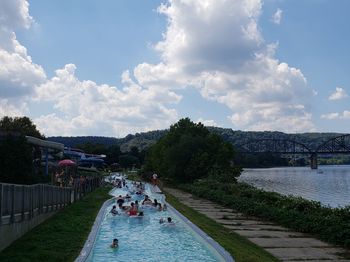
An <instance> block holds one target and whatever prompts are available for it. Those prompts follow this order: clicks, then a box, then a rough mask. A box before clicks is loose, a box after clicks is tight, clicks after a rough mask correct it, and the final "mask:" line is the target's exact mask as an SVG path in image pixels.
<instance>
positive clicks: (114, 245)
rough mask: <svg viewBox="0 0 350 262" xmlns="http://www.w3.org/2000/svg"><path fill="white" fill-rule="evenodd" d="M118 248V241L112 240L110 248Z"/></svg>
mask: <svg viewBox="0 0 350 262" xmlns="http://www.w3.org/2000/svg"><path fill="white" fill-rule="evenodd" d="M118 246H119V245H118V239H117V238H115V239H113V242H112V244H111V248H117V247H118Z"/></svg>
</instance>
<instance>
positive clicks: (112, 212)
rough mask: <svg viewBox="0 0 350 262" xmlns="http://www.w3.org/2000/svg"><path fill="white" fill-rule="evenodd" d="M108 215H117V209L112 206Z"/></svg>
mask: <svg viewBox="0 0 350 262" xmlns="http://www.w3.org/2000/svg"><path fill="white" fill-rule="evenodd" d="M110 213H111V214H112V215H113V216H115V215H118V211H117V207H116V206H113V207H112V209H111V211H110Z"/></svg>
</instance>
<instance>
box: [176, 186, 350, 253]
mask: <svg viewBox="0 0 350 262" xmlns="http://www.w3.org/2000/svg"><path fill="white" fill-rule="evenodd" d="M179 188H181V189H183V190H185V191H187V192H190V193H192V194H194V195H196V196H199V197H203V198H205V199H209V200H212V201H214V202H217V203H220V204H222V205H224V206H226V207H230V208H232V209H234V210H235V211H237V212H242V213H244V214H246V215H252V216H256V217H259V218H261V219H265V220H269V221H273V222H276V223H277V224H279V225H282V226H285V227H287V228H290V229H293V230H296V231H298V232H302V233H311V234H313V235H314V236H316V237H317V238H319V239H321V240H324V241H326V242H329V243H332V244H336V245H340V246H343V247H345V248H349V247H350V208H335V209H332V208H327V207H323V206H321V204H320V203H319V202H315V201H308V200H305V199H302V198H300V197H289V196H283V195H280V194H278V193H272V192H265V191H263V190H260V189H257V188H254V187H252V186H249V185H247V184H243V183H231V184H229V183H226V184H223V183H218V182H215V181H210V180H202V181H200V182H196V183H194V184H186V185H180V186H179Z"/></svg>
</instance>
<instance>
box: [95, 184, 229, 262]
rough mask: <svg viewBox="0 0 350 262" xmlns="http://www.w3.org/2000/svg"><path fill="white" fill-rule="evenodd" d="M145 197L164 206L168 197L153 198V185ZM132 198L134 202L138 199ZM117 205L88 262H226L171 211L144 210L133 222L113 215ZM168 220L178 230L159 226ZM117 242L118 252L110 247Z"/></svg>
mask: <svg viewBox="0 0 350 262" xmlns="http://www.w3.org/2000/svg"><path fill="white" fill-rule="evenodd" d="M129 185H130V183H129ZM111 193H112V195H114V196H118V195H126V194H127V193H128V191H127V189H126V188H123V189H114V190H113V191H112V192H111ZM145 193H146V194H147V195H149V196H150V198H151V199H152V200H153V199H154V198H156V199H157V200H158V202H161V203H162V205H163V203H164V196H163V195H162V194H153V193H152V192H151V190H150V185H146V192H145ZM132 196H133V199H132V201H134V200H135V198H134V196H136V195H132ZM139 202H141V201H140V200H139ZM126 204H127V203H126ZM113 205H115V203H112V204H111V205H110V206H108V207H107V208H106V211H105V215H104V219H103V221H102V223H101V226H100V229H99V232H98V234H97V237H96V241H95V243H94V246H93V249H92V251H91V254H90V258H89V259H88V261H152V262H153V261H167V262H170V261H224V259H223V257H222V256H220V255H219V254H218V252H217V251H216V250H215V249H214V248H213V247H211V246H210V245H208V244H207V243H206V242H205V240H203V238H201V237H200V236H199V235H198V234H197V233H195V232H194V231H193V230H192V229H191V228H190V227H189V226H188V225H187V224H186V223H185V222H184V221H183V220H182V219H181V218H180V217H178V216H177V215H176V214H175V213H174V212H172V211H171V210H167V211H156V210H155V209H153V208H144V214H145V215H144V217H143V218H129V217H128V216H126V215H119V216H113V215H112V214H110V213H109V211H110V210H111V209H112V206H113ZM140 206H141V205H140ZM167 217H171V218H172V220H173V221H174V222H175V226H171V225H167V224H166V223H165V224H160V223H159V219H160V218H165V219H166V218H167ZM114 238H117V239H118V240H119V247H118V248H116V249H112V248H111V247H110V244H111V243H112V240H113V239H114Z"/></svg>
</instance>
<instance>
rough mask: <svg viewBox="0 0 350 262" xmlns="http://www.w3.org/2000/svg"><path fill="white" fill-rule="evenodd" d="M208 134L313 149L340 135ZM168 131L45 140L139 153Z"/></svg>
mask: <svg viewBox="0 0 350 262" xmlns="http://www.w3.org/2000/svg"><path fill="white" fill-rule="evenodd" d="M207 128H208V130H209V131H210V132H213V133H216V134H218V135H220V136H221V137H223V139H224V140H226V141H228V142H230V143H232V144H233V145H239V144H242V143H245V142H248V141H249V140H252V139H267V138H274V139H289V140H296V141H298V142H301V143H303V144H305V145H308V146H309V147H310V148H312V149H314V148H316V147H317V146H319V145H320V144H322V143H323V142H325V141H326V140H328V139H330V138H333V137H336V136H340V135H342V134H341V133H299V134H287V133H283V132H277V131H259V132H257V131H239V130H238V131H234V130H232V129H230V128H221V127H207ZM167 132H168V130H155V131H149V132H143V133H136V134H134V135H132V134H129V135H127V136H125V137H124V138H115V137H102V136H77V137H64V136H55V137H48V138H47V139H48V140H50V141H54V142H59V143H63V144H64V145H65V146H68V147H75V146H77V145H82V144H87V143H90V144H101V145H104V146H107V147H109V146H112V145H119V146H120V149H121V151H123V152H129V151H130V150H131V148H132V147H137V148H138V149H139V151H143V150H146V149H148V148H149V147H150V146H151V145H153V144H154V143H155V142H156V141H158V139H160V138H161V137H162V136H163V135H165V134H166V133H167Z"/></svg>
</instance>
